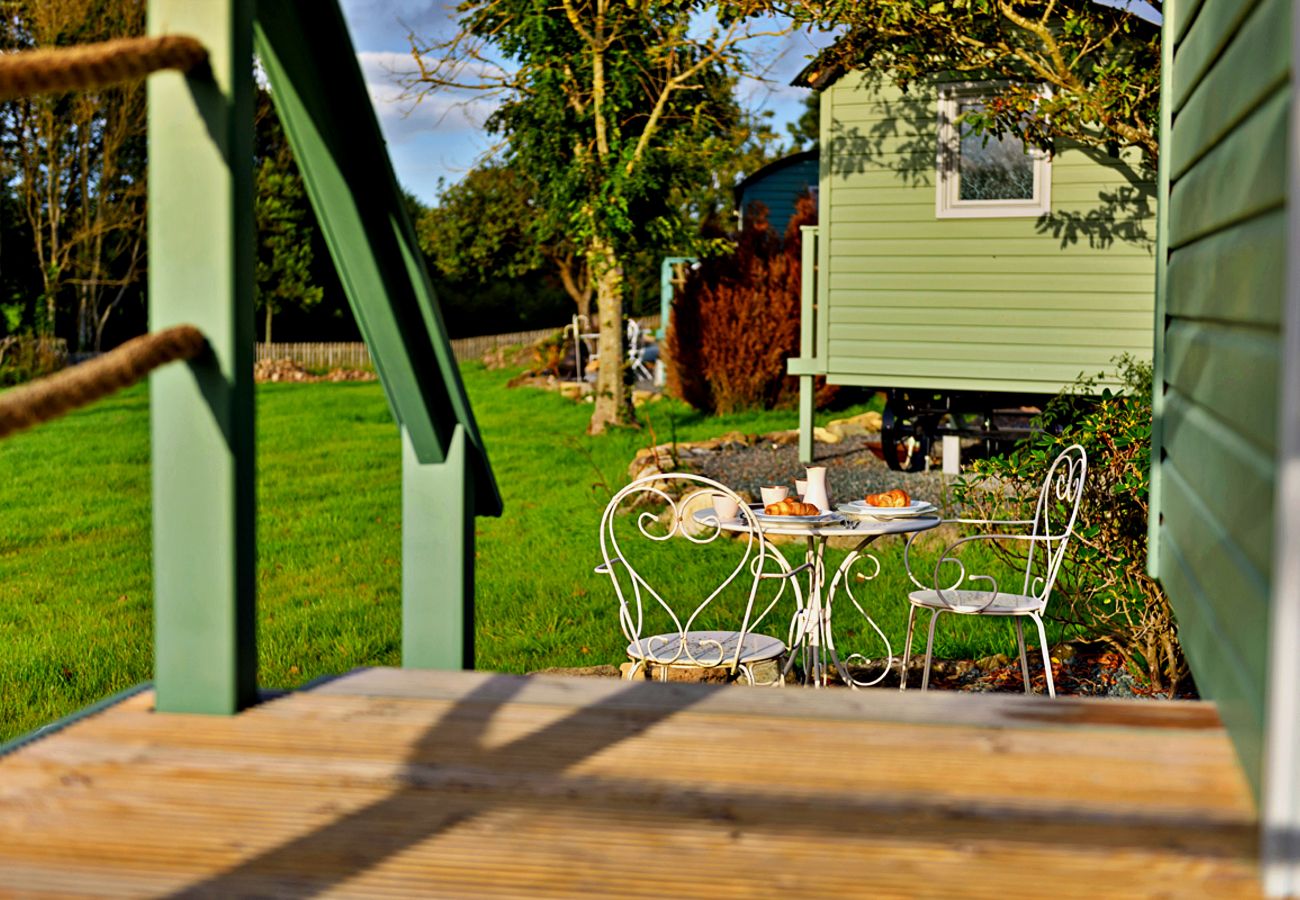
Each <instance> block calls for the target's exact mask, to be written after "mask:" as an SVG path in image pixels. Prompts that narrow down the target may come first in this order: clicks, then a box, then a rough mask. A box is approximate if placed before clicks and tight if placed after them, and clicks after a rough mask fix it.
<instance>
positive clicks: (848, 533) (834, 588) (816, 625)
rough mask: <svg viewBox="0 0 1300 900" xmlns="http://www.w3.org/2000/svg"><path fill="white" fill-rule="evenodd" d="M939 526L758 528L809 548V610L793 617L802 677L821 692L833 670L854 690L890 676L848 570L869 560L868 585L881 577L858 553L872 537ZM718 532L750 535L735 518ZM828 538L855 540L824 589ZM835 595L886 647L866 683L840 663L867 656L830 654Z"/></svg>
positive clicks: (871, 523)
mask: <svg viewBox="0 0 1300 900" xmlns="http://www.w3.org/2000/svg"><path fill="white" fill-rule="evenodd" d="M939 522H940V519H939V517H938V516H913V517H909V518H894V519H880V520H872V519H849V520H848V521H845V522H840V523H834V524H830V525H821V526H815V527H811V528H809V527H801V526H798V525H793V526H789V527H781V526H780V525H771V524H768V523H762V529H763V534H764V535H770V534H782V535H793V536H796V537H804V538H807V539H808V547H807V550H806V551H805V560H806V562H807V563H808V573H809V574H808V580H809V586H808V605H807V606H806V607H805V608H803V609H801V610H799V611H798V612H796V613H795V619H796V621H795V623H794V626H795V631H794V634H795V638H794V644H795V645H796V646H798V647H799V649H800V656H801V658H802V660H803V663H804V672H805V677H806V678H807V680H809V681H811V682H812V684H813V685H814V686H815V687H824V686H825V685H826V684H827V681H828V678H829V676H830V667H831V666H832V665H833V666H834V667H835V669H836V671H838V672H839V675H840V678H842V679H843V680H844V683H845V684H847V685H848V686H850V687H853V688H859V687H871V686H872V685H873V684H877V683H878V682H880V681H881V680H882V679H883V678H884V677H885V675H886V674H887V673H888V672H889V668H890V666H892V665H893V662H894V651H893V648H892V647H891V646H890V645H889V639H888V638H887V637H885V633H884V632H883V631H881V630H880V626H879V625H877V624H876V622H875V620H874V619H872V618H871V616H870V615H868V614H867V611H866V610H865V609H863V608H862V604H861V603H860V602H858V598H857V597H856V596H854V594H853V590H852V589H851V588H850V587H849V584H848V582H849V575H850V572H851V571H852V569H853V567H854V566H855V565H857V564H858V563H859V562H860V561H862V560H864V559H868V560H871V562H873V563H875V566H876V569H875V571H874V572H872V573H871V574H870V575H868V576H866V579H865V580H867V581H870V580H872V579H873V578H875V577H876V576H877V575H879V574H880V561H879V560H878V559H876V558H875V557H874V556H872V555H870V554H864V553H863V551H864V550H865V549H866V548H867V546H868V545H869V544H871V543H873V542H874V541H875V540H876V539H877V538H880V537H882V536H884V535H887V534H911V533H912V532H916V531H928V530H929V529H931V528H934V527H935V526H936V525H938V524H939ZM721 527H722V528H723V529H724V530H726V531H734V532H742V533H747V532H748V531H749V528H748V526H746V525H745V523H744V522H743V521H742V520H740V519H734V520H730V521H726V522H723V523H721ZM833 537H850V538H860V540H859V541H858V543H857V545H856V546H854V548H853V549H852V550H851V551H849V555H848V556H846V557H844V561H843V562H841V563H840V564H839V567H838V568H837V569H836V570H835V575H834V577H833V578H832V579H831V581H830V584H829V585H827V582H826V562H825V557H826V542H827V541H828V540H829V539H830V538H833ZM773 549H774V550H775V548H773ZM839 591H843V592H844V593H845V594H846V595H848V598H849V599H850V600H851V601H852V602H853V605H854V606H855V607H857V610H858V612H859V613H861V614H862V617H863V618H864V619H866V620H867V624H869V625H870V626H871V627H872V629H873V630H874V631H875V632H876V634H877V635H879V636H880V640H881V641H882V642H883V643H884V645H885V654H886V656H888V658H889V659H888V664H887V665H886V666H885V669H884V671H882V672H881V673H880V675H878V676H877V677H876V678H874V679H873V680H871V681H858V680H857V679H856V678H854V677H853V676H852V675H851V674H850V673H849V669H848V666H847V665H846V664H845V663H847V662H849V661H851V660H853V659H854V658H859V659H862V660H864V661H865V660H866V658H867V657H865V656H864V655H863V654H861V653H850V654H849V655H848V656H846V657H845V658H844V659H843V660H841V659H840V657H839V653H838V652H836V650H835V639H834V637H833V636H832V634H831V612H832V610H833V609H834V606H835V597H836V594H837V592H839ZM790 649H791V653H790V658H789V659H788V660H787V661H786V664H785V672H786V673H789V671H790V669H791V667H792V666H793V665H794V662H795V659H796V654H795V653H794V647H791V648H790Z"/></svg>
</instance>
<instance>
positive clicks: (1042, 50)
mask: <svg viewBox="0 0 1300 900" xmlns="http://www.w3.org/2000/svg"><path fill="white" fill-rule="evenodd" d="M1147 5H1149V6H1151V7H1152V8H1153V9H1155V10H1157V11H1158V10H1159V9H1160V0H1154V2H1152V3H1150V4H1147ZM797 12H798V15H799V16H800V17H801V18H803V19H805V20H812V21H816V22H818V23H819V24H821V25H823V26H841V27H847V28H848V32H847V34H846V35H845V36H844V37H843V38H842V39H841V40H840V41H839V42H838V43H836V44H835V46H833V47H832V48H830V49H829V50H827V51H826V53H825V54H824V55H823V57H822V58H821V60H820V61H819V64H818V70H819V71H820V72H827V71H831V70H833V69H836V68H846V67H847V68H858V69H874V70H882V69H883V70H886V71H888V72H889V73H890V74H891V75H892V76H893V78H894V79H895V80H896V81H897V82H898V83H899V84H900V85H902V86H903V87H904V88H906V87H907V85H908V84H910V83H911V82H913V81H917V80H919V79H926V78H931V77H935V76H947V75H952V74H959V75H963V76H965V77H967V78H969V79H970V80H979V81H990V82H994V83H995V84H996V83H998V82H1001V85H1000V86H999V87H998V88H997V90H996V91H995V93H994V95H993V96H992V97H990V99H989V100H988V102H987V103H986V104H985V107H984V109H983V111H982V112H977V113H976V112H972V113H967V114H966V116H965V117H964V120H965V121H966V122H967V123H968V124H970V125H971V126H973V127H974V128H976V129H977V130H987V131H988V132H990V133H992V134H996V135H1001V134H1004V133H1011V134H1018V135H1019V136H1021V137H1022V138H1023V139H1024V140H1025V141H1026V142H1027V143H1029V144H1032V145H1034V146H1038V147H1042V148H1043V149H1046V150H1048V151H1052V150H1054V149H1055V145H1056V142H1057V141H1058V140H1062V139H1064V140H1068V141H1071V142H1074V143H1077V144H1081V145H1083V146H1086V147H1092V148H1094V149H1097V150H1102V151H1105V152H1107V153H1110V154H1112V155H1115V154H1117V153H1118V151H1119V150H1121V149H1123V148H1126V147H1136V148H1138V149H1140V150H1141V151H1142V152H1143V154H1144V158H1145V160H1146V162H1147V163H1148V164H1149V165H1152V166H1154V163H1155V159H1156V156H1157V154H1158V149H1159V120H1160V101H1159V93H1160V27H1159V26H1158V25H1154V24H1152V23H1151V22H1149V21H1147V20H1145V19H1143V18H1141V17H1139V16H1138V15H1136V14H1134V13H1133V12H1131V11H1130V10H1129V9H1128V8H1126V5H1124V4H1119V5H1114V6H1111V5H1102V4H1101V3H1097V2H1083V3H1071V4H1060V3H1058V2H1056V0H975V2H943V0H941V2H938V3H935V2H932V0H799V5H798V10H797ZM1044 88H1046V89H1047V91H1046V92H1044V90H1043V89H1044Z"/></svg>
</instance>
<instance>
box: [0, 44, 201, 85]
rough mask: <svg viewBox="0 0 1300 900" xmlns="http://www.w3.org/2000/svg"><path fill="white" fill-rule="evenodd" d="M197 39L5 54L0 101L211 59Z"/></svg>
mask: <svg viewBox="0 0 1300 900" xmlns="http://www.w3.org/2000/svg"><path fill="white" fill-rule="evenodd" d="M207 58H208V51H207V50H206V49H204V47H203V45H202V44H201V43H199V42H198V40H197V39H195V38H192V37H188V36H186V35H180V34H165V35H161V36H158V37H132V38H118V39H117V40H112V41H104V42H102V43H99V44H83V45H80V46H76V47H57V48H50V49H41V50H21V51H18V52H16V53H3V54H0V100H13V99H16V98H18V97H29V96H33V95H36V94H58V93H63V92H65V91H85V90H92V89H94V88H103V87H109V86H111V85H114V84H120V83H121V82H124V81H134V80H136V79H140V78H144V77H145V76H146V75H148V74H150V73H151V72H158V71H161V70H163V69H179V70H181V71H188V70H190V69H193V68H194V67H195V66H198V65H201V64H202V63H204V62H206V61H207Z"/></svg>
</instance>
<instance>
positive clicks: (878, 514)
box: [839, 500, 938, 519]
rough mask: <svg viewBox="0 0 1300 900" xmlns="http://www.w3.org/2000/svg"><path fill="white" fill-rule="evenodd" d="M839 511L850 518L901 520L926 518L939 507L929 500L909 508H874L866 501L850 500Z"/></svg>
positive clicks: (919, 501)
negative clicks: (925, 516)
mask: <svg viewBox="0 0 1300 900" xmlns="http://www.w3.org/2000/svg"><path fill="white" fill-rule="evenodd" d="M839 510H840V512H842V513H845V514H847V515H850V516H870V517H871V518H873V519H899V518H907V517H909V516H924V515H926V514H927V513H932V512H936V511H937V510H938V507H937V506H935V505H934V504H933V503H931V502H930V501H928V500H913V501H912V503H911V505H909V506H872V505H871V504H870V503H867V502H866V501H865V500H850V501H849V502H848V503H841V504H840V506H839Z"/></svg>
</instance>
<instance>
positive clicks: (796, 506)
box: [763, 497, 821, 516]
mask: <svg viewBox="0 0 1300 900" xmlns="http://www.w3.org/2000/svg"><path fill="white" fill-rule="evenodd" d="M763 512H764V513H765V514H767V515H769V516H815V515H817V514H818V513H819V512H821V510H819V509H818V508H817V507H816V506H814V505H813V504H811V503H800V502H799V501H798V500H796V499H794V498H793V497H786V498H785V499H784V500H778V501H777V502H776V503H769V504H768V505H767V506H766V507H764V509H763Z"/></svg>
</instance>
